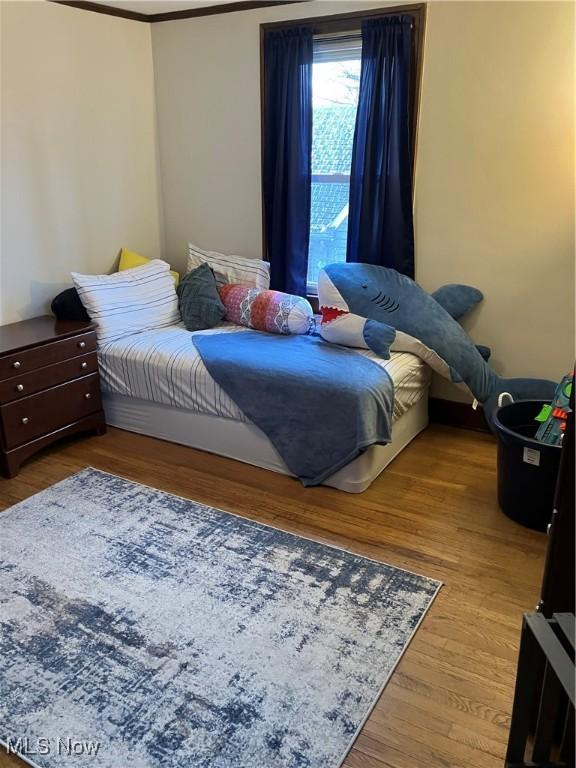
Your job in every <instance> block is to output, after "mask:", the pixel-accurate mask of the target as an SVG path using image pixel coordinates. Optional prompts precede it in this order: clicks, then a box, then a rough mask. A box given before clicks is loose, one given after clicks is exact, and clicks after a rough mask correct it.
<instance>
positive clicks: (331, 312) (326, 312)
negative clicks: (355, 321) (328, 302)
mask: <svg viewBox="0 0 576 768" xmlns="http://www.w3.org/2000/svg"><path fill="white" fill-rule="evenodd" d="M320 314H321V315H322V325H325V324H326V323H332V322H333V321H334V320H336V319H337V318H339V317H342V315H349V314H350V313H349V312H348V310H347V309H338V307H320Z"/></svg>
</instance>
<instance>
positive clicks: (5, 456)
mask: <svg viewBox="0 0 576 768" xmlns="http://www.w3.org/2000/svg"><path fill="white" fill-rule="evenodd" d="M86 430H95V431H96V432H97V433H98V434H103V433H104V432H105V431H106V424H105V421H104V411H103V410H102V399H101V396H100V383H99V378H98V361H97V358H96V332H95V330H94V328H93V326H92V325H91V324H90V323H77V322H61V321H58V320H56V319H55V318H53V317H51V316H49V315H45V316H43V317H35V318H32V319H31V320H23V321H22V322H20V323H12V324H11V325H3V326H0V471H1V472H2V474H4V475H5V476H6V477H14V475H16V474H17V472H18V470H19V469H20V465H21V464H22V462H23V461H25V459H27V458H29V457H30V456H32V455H33V454H34V453H36V452H37V451H39V450H40V449H41V448H44V447H45V446H47V445H50V443H53V442H54V441H56V440H59V439H60V438H62V437H65V436H67V435H72V434H74V433H76V432H82V431H86Z"/></svg>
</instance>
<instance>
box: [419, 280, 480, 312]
mask: <svg viewBox="0 0 576 768" xmlns="http://www.w3.org/2000/svg"><path fill="white" fill-rule="evenodd" d="M431 296H432V298H433V299H435V300H436V301H437V302H438V304H440V306H441V307H443V308H444V309H445V310H446V312H448V314H449V315H450V316H451V317H453V318H454V320H459V319H460V318H461V317H463V315H465V314H466V312H469V311H470V310H471V309H472V307H475V306H476V304H479V303H480V302H481V301H482V299H483V298H484V294H483V293H482V291H479V290H478V288H472V286H470V285H456V284H455V283H451V284H449V285H443V286H442V288H438V290H436V291H434V293H432V294H431Z"/></svg>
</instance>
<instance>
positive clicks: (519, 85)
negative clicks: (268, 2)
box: [152, 2, 574, 398]
mask: <svg viewBox="0 0 576 768" xmlns="http://www.w3.org/2000/svg"><path fill="white" fill-rule="evenodd" d="M379 5H382V3H340V2H337V3H334V2H333V3H329V2H323V3H310V4H303V5H295V6H292V7H289V6H283V7H279V8H267V9H261V10H257V11H249V12H241V13H236V14H226V15H222V16H211V17H206V18H203V19H192V20H189V21H178V22H170V23H164V24H156V25H153V29H152V43H153V51H154V69H155V79H156V99H157V111H158V128H159V150H160V159H161V168H162V179H161V183H162V195H163V202H164V225H165V238H164V253H165V256H166V258H168V259H169V260H171V261H173V262H174V263H176V264H177V265H178V266H180V267H182V266H183V265H184V262H185V246H186V242H187V240H188V239H192V240H193V241H196V242H197V243H198V244H199V245H201V246H204V247H207V248H214V249H219V250H224V251H230V252H236V253H239V254H240V255H243V256H260V255H261V251H262V245H261V198H260V85H259V24H260V23H261V22H265V21H271V20H277V19H284V18H298V17H304V16H306V15H307V14H309V15H316V14H321V13H330V12H342V11H345V10H348V9H354V10H358V9H359V8H361V7H378V6H379ZM573 57H574V8H573V6H572V4H571V3H568V2H567V3H556V2H542V3H539V2H511V3H499V2H446V3H444V2H432V3H431V4H430V5H429V8H428V25H427V39H426V49H425V63H424V81H423V92H422V109H421V120H420V130H419V147H418V158H417V179H416V199H415V206H416V241H417V242H416V249H417V250H416V260H417V277H418V279H419V280H420V281H421V282H422V284H423V285H424V286H425V287H426V288H428V289H434V288H436V287H437V286H439V285H441V284H442V283H445V282H468V283H470V284H473V285H476V286H478V287H479V288H481V289H482V290H483V291H484V292H485V294H486V300H485V302H484V303H483V305H482V306H481V307H480V308H479V309H478V310H477V311H476V312H475V313H474V315H473V316H472V317H471V318H470V319H469V320H468V322H467V325H468V327H469V328H470V330H471V331H472V334H473V336H474V338H475V339H476V340H477V341H478V342H479V343H487V344H490V345H491V346H492V347H493V349H494V358H493V363H494V366H495V368H496V369H497V370H498V371H499V372H500V373H503V374H504V375H508V376H520V375H540V376H550V377H552V378H558V377H559V376H560V375H561V374H562V373H563V371H565V370H566V369H568V368H569V367H570V365H571V362H572V359H573V354H574V352H573V349H574V338H573V314H574V296H573V290H574V176H573V174H574V111H573V108H574V94H573V88H574V72H573ZM448 387H449V389H446V387H440V386H438V385H437V391H438V392H440V393H441V394H444V395H446V396H449V397H455V398H457V397H458V392H457V391H456V390H454V388H452V387H450V386H449V385H448Z"/></svg>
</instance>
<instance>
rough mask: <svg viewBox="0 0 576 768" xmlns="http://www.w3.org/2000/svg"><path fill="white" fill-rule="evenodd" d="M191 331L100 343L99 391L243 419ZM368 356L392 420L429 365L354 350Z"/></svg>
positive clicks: (236, 329)
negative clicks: (389, 385)
mask: <svg viewBox="0 0 576 768" xmlns="http://www.w3.org/2000/svg"><path fill="white" fill-rule="evenodd" d="M245 330H247V329H246V328H243V327H240V326H237V325H232V324H230V323H222V324H221V325H220V326H218V327H216V328H213V329H211V330H208V331H198V332H197V333H198V334H209V333H222V332H226V333H242V332H243V331H245ZM193 335H194V334H191V333H190V332H189V331H187V330H186V329H185V328H184V326H183V325H174V326H170V327H168V328H161V329H159V330H156V331H143V332H142V333H137V334H134V335H132V336H127V337H126V338H124V339H119V340H117V341H113V342H110V343H108V344H105V345H103V346H102V347H100V349H99V352H98V360H99V367H100V377H101V381H102V388H103V390H104V392H106V393H110V394H118V395H124V396H128V397H132V398H138V399H139V400H145V401H149V402H153V403H157V404H160V405H167V406H171V407H173V408H182V409H185V410H187V411H192V412H194V413H200V414H206V415H209V416H218V417H221V418H226V419H232V420H234V421H239V422H245V423H249V420H248V419H247V418H246V416H245V415H244V414H243V413H242V411H241V410H240V409H239V408H238V406H237V405H236V403H234V401H233V400H231V398H230V397H228V395H227V394H226V393H225V392H224V391H223V390H222V389H221V388H220V387H219V386H218V384H216V382H215V381H214V379H213V378H212V377H211V376H210V374H209V373H208V370H207V369H206V367H205V365H204V363H203V362H202V359H201V357H200V355H199V354H198V352H197V350H196V347H195V346H194V344H193V343H192V340H191V337H192V336H193ZM356 351H357V352H358V354H361V355H364V356H366V357H369V358H371V359H372V360H374V361H375V362H376V363H377V364H378V365H380V366H382V368H384V369H385V370H386V371H387V373H388V374H389V375H390V377H391V379H392V382H393V384H394V420H397V419H398V418H399V417H400V416H402V414H404V413H406V411H407V410H408V409H409V408H410V407H411V406H412V405H414V404H415V403H416V402H417V401H418V400H420V398H421V397H422V396H423V395H424V394H425V393H426V391H427V388H428V385H429V381H430V369H429V368H428V366H427V365H426V364H425V363H423V362H422V361H421V360H420V359H419V358H418V357H416V356H415V355H412V354H409V353H408V352H393V353H392V355H391V357H390V360H383V359H382V358H380V357H378V356H377V355H375V354H374V353H373V352H371V351H369V350H356Z"/></svg>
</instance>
